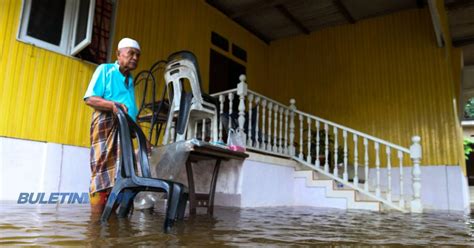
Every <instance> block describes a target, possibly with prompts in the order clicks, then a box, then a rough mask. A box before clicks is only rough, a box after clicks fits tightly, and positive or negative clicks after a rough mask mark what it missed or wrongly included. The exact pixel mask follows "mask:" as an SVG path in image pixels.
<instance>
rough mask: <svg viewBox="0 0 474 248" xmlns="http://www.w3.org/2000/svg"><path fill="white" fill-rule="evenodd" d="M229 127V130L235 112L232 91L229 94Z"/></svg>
mask: <svg viewBox="0 0 474 248" xmlns="http://www.w3.org/2000/svg"><path fill="white" fill-rule="evenodd" d="M228 97H229V127H228V130H230V129H231V128H232V112H233V106H232V105H233V104H234V93H233V92H230V93H229V95H228Z"/></svg>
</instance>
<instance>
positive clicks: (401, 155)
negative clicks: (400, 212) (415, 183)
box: [398, 151, 405, 208]
mask: <svg viewBox="0 0 474 248" xmlns="http://www.w3.org/2000/svg"><path fill="white" fill-rule="evenodd" d="M398 161H399V163H400V164H399V165H400V168H399V169H400V199H399V201H398V206H400V207H401V208H405V198H404V192H403V188H404V185H403V153H402V151H398Z"/></svg>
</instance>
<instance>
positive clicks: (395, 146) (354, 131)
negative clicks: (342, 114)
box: [295, 110, 410, 153]
mask: <svg viewBox="0 0 474 248" xmlns="http://www.w3.org/2000/svg"><path fill="white" fill-rule="evenodd" d="M295 113H297V114H300V115H303V116H306V117H309V118H312V119H316V120H318V121H320V122H324V123H327V124H329V125H331V126H334V127H337V128H339V129H342V130H345V131H348V132H350V133H355V134H357V135H358V136H360V137H364V138H367V139H368V140H372V141H374V142H377V143H380V144H383V145H386V146H389V147H392V148H395V149H397V150H399V151H402V152H405V153H410V149H408V148H405V147H402V146H399V145H396V144H393V143H391V142H387V141H385V140H381V139H379V138H376V137H373V136H370V135H368V134H365V133H362V132H360V131H357V130H354V129H352V128H349V127H345V126H342V125H340V124H337V123H334V122H332V121H328V120H326V119H323V118H320V117H316V116H314V115H311V114H308V113H305V112H303V111H300V110H295Z"/></svg>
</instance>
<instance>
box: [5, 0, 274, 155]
mask: <svg viewBox="0 0 474 248" xmlns="http://www.w3.org/2000/svg"><path fill="white" fill-rule="evenodd" d="M21 2H22V1H14V0H1V1H0V63H1V65H2V66H1V67H0V89H1V92H0V116H1V118H0V136H7V137H14V138H21V139H29V140H37V141H47V142H55V143H62V144H69V145H78V146H89V126H90V115H91V112H92V111H91V109H90V108H89V107H87V106H86V105H85V104H84V103H83V101H82V96H83V95H84V93H85V90H86V88H87V85H88V83H89V80H90V77H91V75H92V73H93V71H94V69H95V66H94V65H91V64H88V63H84V62H82V61H80V60H77V59H73V58H71V57H68V56H64V55H61V54H57V53H54V52H50V51H47V50H44V49H41V48H37V47H34V46H31V45H27V44H24V43H22V42H19V41H17V40H16V33H17V30H18V25H19V19H20V12H21V5H22V4H21ZM118 3H119V4H118V9H117V22H116V31H115V35H114V47H115V46H116V45H117V43H118V41H119V40H120V38H122V37H124V36H129V37H133V38H135V39H137V40H138V41H139V42H140V45H141V47H142V50H143V51H142V57H141V62H140V68H139V69H138V70H137V71H139V70H141V69H143V68H148V67H149V66H151V64H152V63H153V62H155V61H156V60H158V59H165V58H166V57H167V56H168V54H170V53H171V52H174V51H177V50H181V49H188V50H191V51H193V52H194V53H195V54H196V55H197V57H198V59H199V64H200V67H201V72H202V76H203V79H204V80H203V81H204V82H203V88H204V90H205V91H207V88H208V83H207V79H208V73H209V56H210V47H211V42H210V36H211V31H216V32H218V33H219V34H221V35H223V36H224V37H226V38H228V39H229V40H230V41H231V42H235V43H236V44H238V45H239V46H240V47H242V48H243V49H245V50H247V53H248V63H247V64H246V66H247V74H248V76H249V77H251V78H252V79H253V80H254V81H255V82H257V81H258V82H265V81H266V76H267V74H266V65H267V61H266V59H267V57H268V56H267V54H266V52H267V47H268V46H267V45H266V44H265V43H263V42H261V41H260V40H258V39H257V38H256V37H254V36H253V35H251V34H250V33H249V32H247V31H246V30H244V29H243V28H241V27H240V26H238V25H237V24H235V23H233V22H232V21H230V20H229V19H228V18H226V17H225V16H224V15H223V14H221V13H220V12H218V11H217V10H215V9H214V8H212V7H210V6H209V5H207V4H206V3H205V2H204V1H197V0H179V1H175V0H160V1H154V0H147V1H132V0H120V1H118ZM236 80H238V79H236ZM249 84H250V85H252V82H251V81H250V82H249ZM140 97H141V95H140V94H138V95H137V99H140Z"/></svg>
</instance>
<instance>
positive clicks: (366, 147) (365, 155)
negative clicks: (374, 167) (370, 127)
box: [364, 138, 369, 191]
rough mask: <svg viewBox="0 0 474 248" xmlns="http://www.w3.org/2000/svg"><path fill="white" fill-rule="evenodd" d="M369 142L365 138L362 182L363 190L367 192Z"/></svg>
mask: <svg viewBox="0 0 474 248" xmlns="http://www.w3.org/2000/svg"><path fill="white" fill-rule="evenodd" d="M368 146H369V141H368V140H367V138H364V158H365V166H364V167H365V168H364V169H365V180H364V190H365V191H369V147H368Z"/></svg>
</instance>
